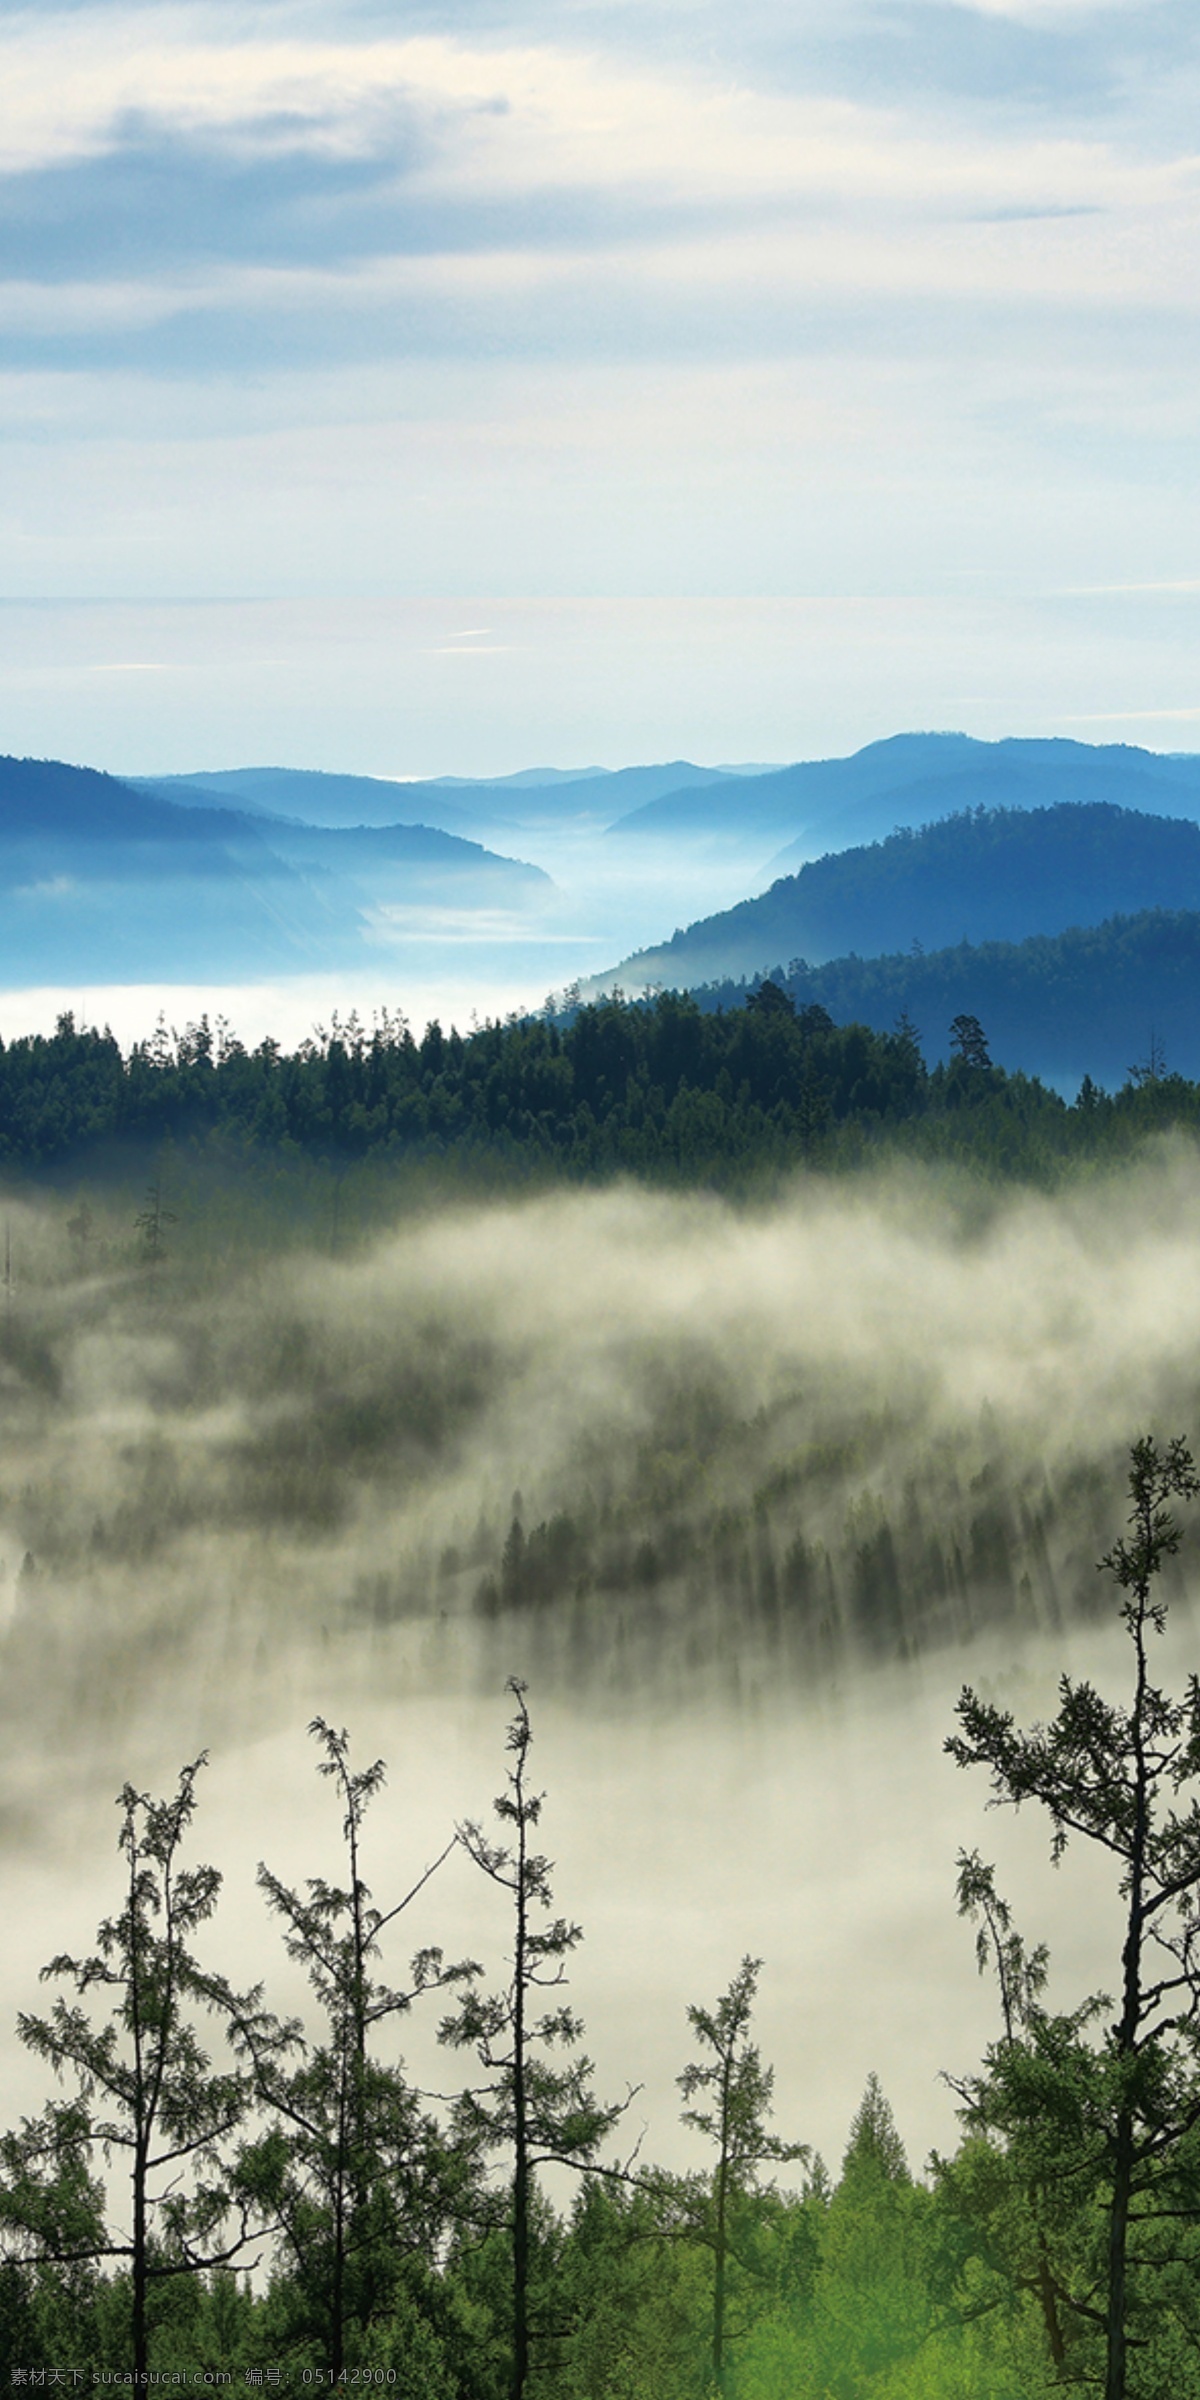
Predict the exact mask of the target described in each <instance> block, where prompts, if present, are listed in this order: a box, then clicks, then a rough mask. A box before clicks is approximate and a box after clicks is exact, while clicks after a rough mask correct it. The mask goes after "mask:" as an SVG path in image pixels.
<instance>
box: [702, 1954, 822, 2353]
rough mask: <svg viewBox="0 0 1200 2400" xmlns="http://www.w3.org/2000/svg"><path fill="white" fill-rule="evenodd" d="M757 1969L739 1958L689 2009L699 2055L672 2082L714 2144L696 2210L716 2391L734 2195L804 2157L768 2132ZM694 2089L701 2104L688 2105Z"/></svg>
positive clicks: (770, 2075)
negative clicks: (700, 2003) (705, 2004)
mask: <svg viewBox="0 0 1200 2400" xmlns="http://www.w3.org/2000/svg"><path fill="white" fill-rule="evenodd" d="M761 1967H762V1960H761V1959H759V1958H744V1959H743V1960H742V1963H741V1966H740V1967H739V1968H738V1971H737V1974H736V1975H735V1976H734V1978H733V1981H732V1983H731V1984H730V1986H729V1989H728V1991H726V1992H723V1993H722V1995H721V1997H720V1999H719V2000H718V2001H717V2003H716V2006H715V2008H701V2007H695V2006H693V2007H689V2009H688V2012H687V2013H688V2023H689V2025H690V2026H691V2028H692V2031H693V2033H695V2034H697V2035H698V2036H699V2038H700V2040H701V2041H702V2043H703V2044H704V2049H705V2056H704V2058H703V2059H702V2060H698V2061H695V2062H694V2063H693V2064H692V2065H690V2066H687V2067H685V2068H684V2070H683V2073H682V2075H680V2076H679V2078H678V2083H679V2088H680V2091H681V2092H682V2094H683V2097H684V2099H685V2101H687V2102H688V2103H689V2105H688V2106H687V2107H685V2109H684V2111H683V2121H684V2124H685V2125H690V2126H692V2127H693V2129H694V2130H695V2131H696V2132H697V2133H702V2134H704V2135H705V2136H706V2137H707V2139H708V2140H709V2141H710V2142H712V2143H713V2144H714V2146H715V2148H716V2153H717V2156H716V2163H715V2165H714V2167H713V2172H712V2182H711V2188H710V2189H709V2190H707V2191H706V2192H705V2193H704V2194H703V2198H702V2203H701V2206H700V2208H699V2210H698V2211H697V2212H696V2222H697V2224H698V2229H699V2230H700V2232H701V2237H702V2239H703V2240H704V2241H705V2242H707V2244H708V2245H709V2247H710V2248H711V2250H712V2254H713V2294H712V2373H713V2382H714V2384H715V2386H716V2389H717V2391H718V2392H721V2391H723V2390H724V2389H725V2382H726V2364H727V2345H728V2333H727V2304H728V2275H729V2263H730V2258H731V2255H733V2254H734V2229H733V2217H734V2211H735V2207H736V2203H737V2202H738V2200H739V2199H740V2198H742V2197H744V2195H745V2194H746V2192H747V2191H748V2190H749V2189H750V2188H751V2187H752V2186H753V2184H754V2183H755V2182H756V2180H757V2175H758V2169H759V2168H760V2167H761V2166H765V2165H767V2164H768V2163H770V2164H773V2165H777V2164H782V2163H783V2162H784V2161H786V2160H792V2159H803V2158H807V2157H808V2156H809V2152H808V2151H807V2149H806V2148H804V2147H803V2146H802V2145H800V2144H798V2143H795V2142H783V2141H781V2140H780V2139H779V2137H778V2135H777V2134H773V2133H768V2131H767V2118H768V2117H769V2116H770V2114H771V2105H772V2093H773V2090H774V2085H775V2070H774V2068H773V2067H764V2065H763V2063H762V2056H761V2053H760V2051H759V2048H758V2045H757V2043H755V2042H752V2041H751V2040H750V2019H751V2016H752V2014H753V2009H754V1998H755V1993H756V1991H757V1988H758V1977H759V1972H760V1969H761ZM697 2094H702V2095H703V2104H702V2105H701V2106H699V2107H694V2106H692V2105H691V2103H692V2102H693V2101H694V2100H695V2099H696V2096H697Z"/></svg>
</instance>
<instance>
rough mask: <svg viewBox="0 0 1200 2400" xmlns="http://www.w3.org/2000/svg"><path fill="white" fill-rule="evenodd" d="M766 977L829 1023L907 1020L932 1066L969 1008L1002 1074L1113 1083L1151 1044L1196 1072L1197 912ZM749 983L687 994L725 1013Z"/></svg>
mask: <svg viewBox="0 0 1200 2400" xmlns="http://www.w3.org/2000/svg"><path fill="white" fill-rule="evenodd" d="M780 955H782V956H783V957H785V958H786V957H789V956H790V955H791V954H790V952H789V951H788V950H787V949H786V948H784V949H783V951H782V953H781V952H779V951H777V950H775V949H774V946H772V947H771V948H770V949H766V948H764V952H763V958H764V962H765V961H766V960H767V959H770V958H771V957H779V956H780ZM771 972H772V973H773V975H774V977H775V978H776V979H777V980H778V981H779V982H780V984H781V985H783V986H784V988H785V989H786V990H787V991H788V993H789V995H790V996H791V998H792V999H793V1000H794V1001H795V1003H796V1005H797V1007H798V1008H804V1007H806V1006H810V1005H812V1004H813V1003H817V1004H819V1005H820V1006H821V1007H823V1008H826V1009H828V1010H829V1011H830V1013H831V1015H832V1016H834V1017H835V1018H836V1019H837V1021H838V1023H839V1024H844V1023H846V1022H848V1021H850V1020H855V1021H861V1022H862V1023H863V1024H866V1025H872V1026H875V1027H876V1028H884V1029H885V1028H887V1027H889V1026H892V1025H894V1024H895V1022H896V1019H897V1018H898V1017H899V1016H902V1015H905V1014H907V1016H908V1017H910V1018H911V1019H912V1020H913V1021H915V1023H916V1024H918V1025H920V1026H921V1027H922V1029H923V1033H924V1044H923V1046H924V1048H925V1050H926V1051H927V1053H928V1055H929V1057H931V1058H938V1057H942V1058H948V1057H949V1056H950V1055H951V1050H950V1040H949V1028H950V1025H951V1023H952V1021H953V1019H954V1017H955V1016H956V1015H957V1014H958V1013H959V1011H960V1010H963V1009H968V1010H970V1011H971V1012H972V1013H973V1014H974V1015H976V1016H978V1017H980V1018H982V1020H983V1022H984V1024H985V1025H986V1026H987V1029H988V1032H989V1034H990V1035H991V1037H992V1046H993V1049H994V1050H995V1052H996V1054H997V1056H998V1057H1001V1058H1003V1059H1005V1060H1006V1061H1007V1062H1008V1064H1009V1065H1010V1067H1022V1068H1024V1069H1026V1070H1027V1071H1028V1072H1029V1073H1035V1072H1036V1073H1038V1074H1041V1075H1043V1076H1047V1077H1049V1078H1050V1079H1051V1080H1052V1081H1054V1082H1055V1083H1060V1082H1061V1083H1062V1084H1064V1085H1066V1086H1067V1088H1072V1087H1073V1086H1075V1085H1076V1084H1078V1083H1079V1082H1081V1081H1082V1079H1083V1077H1084V1076H1085V1074H1090V1075H1091V1076H1092V1078H1093V1079H1094V1080H1095V1081H1096V1082H1100V1083H1109V1084H1113V1085H1118V1086H1119V1085H1120V1084H1122V1083H1124V1082H1125V1081H1126V1079H1127V1077H1128V1075H1129V1072H1130V1069H1131V1067H1132V1066H1133V1064H1134V1063H1135V1061H1137V1060H1144V1059H1146V1058H1147V1057H1148V1055H1149V1051H1150V1048H1151V1043H1152V1042H1154V1041H1156V1042H1157V1043H1158V1045H1159V1046H1160V1047H1161V1048H1162V1049H1164V1050H1165V1052H1166V1055H1167V1056H1168V1058H1169V1059H1170V1060H1171V1061H1172V1063H1173V1064H1174V1065H1175V1066H1176V1067H1178V1068H1180V1069H1181V1070H1182V1071H1183V1072H1184V1073H1185V1074H1188V1075H1194V1074H1195V1073H1196V1072H1197V1070H1198V1069H1200V1046H1198V1037H1197V1017H1196V992H1197V989H1198V988H1200V915H1198V914H1197V913H1196V912H1195V910H1189V909H1164V908H1154V909H1144V910H1142V911H1141V912H1140V913H1139V914H1137V915H1124V914H1122V915H1120V916H1113V917H1109V918H1107V919H1106V920H1105V922H1104V923H1103V924H1097V925H1073V926H1070V927H1069V928H1068V929H1067V931H1066V932H1064V933H1056V934H1047V933H1040V934H1031V935H1029V936H1028V937H1027V938H1026V939H1025V940H1022V941H974V942H971V941H957V942H955V944H954V945H953V947H952V948H949V949H939V950H933V949H925V950H922V949H921V947H920V945H919V944H916V943H914V944H913V945H912V947H911V948H909V947H906V948H905V949H903V950H898V951H891V952H889V953H888V954H887V955H886V956H883V957H878V958H875V957H860V956H858V955H857V954H856V953H853V952H852V953H849V954H848V955H846V956H845V957H841V958H832V959H830V960H829V961H828V963H827V964H826V965H824V966H810V965H808V964H806V963H805V961H804V960H803V959H795V958H793V960H792V964H791V965H790V966H789V967H788V968H787V970H786V972H785V970H784V968H783V967H782V966H777V967H775V968H773V969H772V970H771ZM757 980H758V979H757V978H755V977H746V976H741V977H737V978H733V977H730V978H727V979H725V980H717V981H715V982H712V983H706V984H704V985H700V984H699V983H696V984H694V985H693V989H694V990H695V996H696V998H697V1000H698V1001H699V1002H700V1005H701V1007H702V1008H720V1009H731V1008H736V1007H738V1006H740V1005H741V1004H742V1002H743V1001H744V999H745V996H746V993H747V991H748V990H750V989H753V988H754V984H755V982H756V981H757Z"/></svg>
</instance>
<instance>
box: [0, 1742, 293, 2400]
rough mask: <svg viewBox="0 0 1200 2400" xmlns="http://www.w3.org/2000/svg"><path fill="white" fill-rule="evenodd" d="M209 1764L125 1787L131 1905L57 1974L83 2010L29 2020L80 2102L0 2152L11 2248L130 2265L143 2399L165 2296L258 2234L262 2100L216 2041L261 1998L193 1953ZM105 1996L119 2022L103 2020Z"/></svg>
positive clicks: (3, 2212) (202, 1882)
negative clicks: (240, 2138) (250, 2196)
mask: <svg viewBox="0 0 1200 2400" xmlns="http://www.w3.org/2000/svg"><path fill="white" fill-rule="evenodd" d="M204 1763H205V1761H204V1759H203V1757H201V1758H198V1759H196V1760H195V1761H194V1763H193V1764H192V1765H191V1766H188V1767H185V1768H184V1769H183V1771H182V1773H181V1775H180V1778H179V1783H178V1787H177V1789H176V1791H175V1793H174V1794H173V1796H172V1797H171V1798H170V1799H167V1800H153V1799H150V1798H149V1797H148V1796H147V1795H146V1794H145V1793H144V1792H139V1791H136V1790H135V1789H134V1787H133V1785H132V1784H126V1785H125V1788H124V1790H123V1791H122V1793H121V1795H120V1798H119V1801H118V1806H119V1808H120V1810H121V1830H120V1834H119V1837H118V1840H119V1846H120V1849H121V1852H122V1855H123V1857H124V1861H125V1871H126V1887H125V1897H124V1902H123V1905H122V1907H121V1909H120V1910H119V1912H118V1913H117V1915H116V1916H113V1917H106V1918H105V1920H104V1922H103V1923H102V1924H101V1926H100V1928H99V1931H98V1934H97V1938H96V1949H95V1950H94V1951H93V1952H92V1953H91V1954H90V1955H88V1956H86V1957H83V1958H76V1957H73V1956H71V1955H69V1954H67V1953H64V1954H62V1955H61V1956H59V1957H57V1958H53V1959H51V1961H50V1963H49V1965H48V1966H47V1967H44V1968H43V1970H42V1974H43V1978H44V1979H45V1978H50V1977H63V1978H64V1979H66V1980H67V1981H68V1982H69V1983H70V1984H72V1985H73V1986H74V1990H75V1993H76V1995H77V1997H76V1999H75V2001H74V2003H71V2002H68V2001H67V2000H66V1999H64V1998H63V1997H61V1995H60V1997H59V1998H58V1999H56V2001H55V2003H54V2006H53V2008H52V2009H51V2011H50V2013H49V2015H48V2016H44V2017H39V2016H33V2015H29V2014H23V2015H22V2016H21V2017H20V2018H19V2019H18V2030H19V2032H20V2036H21V2039H22V2041H23V2042H24V2043H25V2045H26V2047H27V2048H28V2049H30V2050H32V2051H33V2052H34V2053H35V2055H36V2056H37V2057H39V2058H44V2059H45V2060H46V2061H47V2062H48V2063H49V2065H50V2066H52V2067H53V2069H54V2072H55V2074H56V2075H57V2076H60V2077H62V2076H71V2077H73V2079H74V2083H75V2093H74V2096H73V2097H72V2098H70V2099H68V2100H67V2101H65V2102H53V2103H51V2105H50V2106H49V2107H48V2108H47V2109H46V2110H45V2111H44V2112H43V2114H42V2116H41V2117H39V2118H37V2119H34V2120H32V2121H31V2120H26V2122H25V2123H24V2124H23V2126H22V2127H21V2129H20V2130H19V2132H17V2133H13V2134H8V2135H6V2136H5V2137H4V2140H3V2144H2V2145H0V2167H2V2182H0V2225H2V2226H3V2228H4V2231H5V2233H6V2235H7V2236H8V2238H9V2241H10V2243H11V2244H13V2245H15V2246H17V2247H19V2248H20V2249H21V2250H22V2251H23V2253H24V2254H25V2255H26V2256H31V2257H33V2258H34V2259H40V2260H46V2261H50V2262H53V2263H56V2264H59V2265H76V2264H78V2263H80V2262H81V2261H83V2260H100V2259H111V2260H119V2261H122V2262H124V2263H125V2264H127V2266H128V2270H129V2277H130V2300H131V2315H130V2335H129V2339H130V2364H131V2367H132V2370H133V2375H134V2379H135V2384H136V2385H137V2386H138V2388H144V2386H145V2382H146V2375H147V2371H148V2363H149V2337H150V2318H149V2302H150V2295H151V2292H152V2290H153V2288H154V2287H155V2285H156V2284H160V2283H162V2282H163V2281H165V2280H169V2279H171V2278H173V2277H176V2276H180V2275H192V2274H198V2273H208V2272H210V2271H212V2270H213V2269H219V2268H222V2267H229V2266H232V2265H233V2264H235V2263H236V2262H237V2261H238V2260H239V2259H241V2257H242V2256H243V2254H244V2252H245V2249H246V2245H247V2243H248V2242H249V2241H250V2239H251V2236H252V2212H251V2210H250V2208H249V2206H248V2203H247V2200H246V2198H245V2197H244V2196H243V2195H240V2194H239V2192H238V2188H237V2182H236V2176H235V2173H234V2168H233V2161H232V2155H231V2144H232V2141H233V2138H234V2136H235V2135H236V2134H237V2132H238V2130H239V2128H240V2127H241V2125H242V2122H243V2120H244V2118H245V2115H246V2112H247V2109H248V2107H249V2105H250V2101H251V2087H250V2083H249V2079H248V2078H247V2077H246V2076H245V2075H244V2074H243V2073H242V2072H241V2071H240V2070H239V2067H238V2065H237V2063H236V2058H235V2057H233V2056H231V2059H230V2063H229V2064H228V2065H226V2066H218V2065H216V2064H214V2061H213V2059H212V2057H211V2055H210V2053H209V2049H208V2047H207V2045H206V2042H205V2040H204V2039H203V2038H202V2030H201V2029H202V2027H203V2024H204V2021H205V2019H206V2018H207V2019H210V2020H212V2021H214V2022H215V2024H216V2025H217V2027H218V2028H219V2029H221V2030H222V2031H223V2033H224V2034H225V2035H226V2036H227V2037H228V2039H229V2041H230V2042H231V2043H232V2044H233V2045H234V2046H235V2048H236V2046H237V2045H238V2044H239V2043H240V2041H241V2040H242V2038H243V2036H244V2034H245V2032H246V2030H247V2028H248V2027H249V2026H250V2025H252V2024H253V2023H254V2022H255V2021H256V2020H260V2019H261V2013H262V2012H261V1993H260V1991H259V1990H258V1989H257V1988H256V1989H255V1990H253V1991H251V1992H247V1993H242V1994H239V1993H236V1992H235V1991H234V1990H233V1988H232V1986H231V1985H230V1984H229V1983H228V1982H227V1981H226V1980H225V1978H224V1977H223V1976H220V1975H217V1974H215V1973H213V1972H212V1971H211V1970H210V1969H208V1968H206V1967H204V1966H202V1965H201V1963H200V1961H199V1959H198V1958H197V1956H196V1954H195V1951H194V1949H193V1948H192V1940H193V1936H194V1935H195V1934H196V1933H197V1931H198V1930H199V1928H200V1927H201V1926H202V1925H204V1924H206V1923H207V1921H208V1919H209V1918H210V1917H211V1916H212V1914H213V1911H214V1909H215V1907H216V1905H217V1898H218V1894H219V1892H220V1887H221V1877H220V1875H219V1874H218V1872H217V1870H216V1868H215V1867H210V1866H200V1865H198V1866H185V1865H183V1864H182V1862H181V1857H180V1853H181V1849H182V1846H183V1842H184V1839H185V1836H186V1834H187V1832H188V1829H189V1826H190V1824H191V1820H192V1816H193V1813H194V1810H195V1805H196V1778H197V1775H198V1774H199V1771H200V1769H201V1767H202V1766H203V1765H204ZM94 1999H98V2000H99V2001H101V2002H102V2003H103V2005H104V2007H105V2009H106V2010H107V2013H106V2014H103V2015H101V2014H99V2013H98V2012H95V2011H94V2010H93V2007H92V2006H91V2003H92V2001H93V2000H94ZM98 2153H99V2154H100V2156H101V2158H102V2159H103V2160H104V2161H106V2162H108V2161H112V2160H113V2159H120V2158H123V2159H124V2160H125V2161H126V2162H127V2173H128V2197H127V2204H126V2205H123V2204H122V2203H121V2201H120V2200H119V2199H118V2197H117V2195H116V2193H115V2192H113V2193H112V2194H106V2192H105V2189H104V2186H103V2183H102V2181H101V2179H100V2177H99V2175H98V2173H97V2154H98ZM106 2201H107V2215H106Z"/></svg>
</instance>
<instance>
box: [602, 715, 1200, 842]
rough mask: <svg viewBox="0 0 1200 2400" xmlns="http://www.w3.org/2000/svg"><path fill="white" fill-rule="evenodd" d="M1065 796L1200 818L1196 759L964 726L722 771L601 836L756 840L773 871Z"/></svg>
mask: <svg viewBox="0 0 1200 2400" xmlns="http://www.w3.org/2000/svg"><path fill="white" fill-rule="evenodd" d="M1066 799H1071V800H1077V801H1085V800H1096V801H1100V800H1107V801H1111V802H1113V803H1115V804H1116V805H1117V806H1126V807H1129V806H1132V807H1135V808H1141V809H1148V810H1150V811H1151V812H1153V813H1156V814H1158V815H1160V816H1190V817H1197V816H1200V758H1197V757H1193V756H1180V757H1172V756H1168V755H1165V754H1164V753H1162V752H1159V751H1153V750H1139V749H1136V748H1134V747H1132V746H1131V745H1129V744H1126V743H1106V744H1102V745H1101V744H1093V743H1089V742H1075V741H1070V740H1060V739H1054V740H1028V739H1024V738H1018V737H1014V738H1012V739H1009V740H1005V741H1000V742H981V741H977V740H976V739H975V738H974V737H973V736H972V735H969V734H965V733H900V734H893V735H891V736H889V738H888V739H887V740H886V741H880V742H869V743H868V744H867V745H866V747H865V748H864V749H862V750H857V751H855V752H854V753H853V755H852V756H850V757H848V758H832V759H814V760H809V761H802V762H800V763H799V764H797V765H795V766H790V767H782V768H780V769H779V770H778V771H777V772H775V773H771V774H765V775H755V776H745V777H737V776H730V777H728V778H726V779H725V780H724V781H723V782H722V783H721V784H720V785H719V786H715V787H712V788H709V789H707V790H705V791H700V792H684V791H678V792H672V793H666V794H664V795H663V796H662V797H661V798H659V799H656V800H651V801H648V802H646V803H645V804H644V805H643V806H642V807H640V808H637V809H634V810H632V811H631V812H630V813H629V814H628V815H627V816H625V817H622V818H621V819H619V820H618V822H617V823H616V824H614V825H613V826H611V827H610V829H609V838H610V839H611V840H615V841H621V842H623V843H630V842H634V841H641V840H646V839H650V838H657V839H659V840H661V841H666V840H679V839H682V838H687V839H690V840H693V841H708V842H717V843H720V844H723V845H725V846H732V847H738V848H741V849H746V848H748V847H751V846H756V845H761V851H762V854H763V855H764V857H766V858H767V859H768V861H769V863H768V865H767V867H766V870H765V871H766V872H767V873H768V874H770V873H772V872H778V871H779V869H780V868H781V867H784V866H787V867H789V868H792V867H795V866H798V865H799V864H800V863H801V861H802V860H803V859H808V858H813V857H817V856H820V855H821V854H822V853H823V852H824V851H827V850H834V849H838V850H840V849H845V848H846V847H847V846H848V845H850V844H851V843H862V842H870V841H878V840H881V839H884V838H885V837H886V836H887V835H888V834H889V833H891V832H892V831H893V830H894V829H895V827H896V826H898V825H913V824H924V823H927V822H928V821H929V819H930V818H931V817H935V816H937V817H940V816H950V815H953V814H955V813H957V812H958V811H960V810H961V809H963V808H965V807H975V806H977V805H979V804H981V803H982V804H983V805H984V806H986V807H991V808H996V807H1005V808H1036V807H1047V806H1053V805H1054V804H1055V803H1056V802H1057V801H1060V800H1066ZM793 848H794V855H793Z"/></svg>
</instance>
